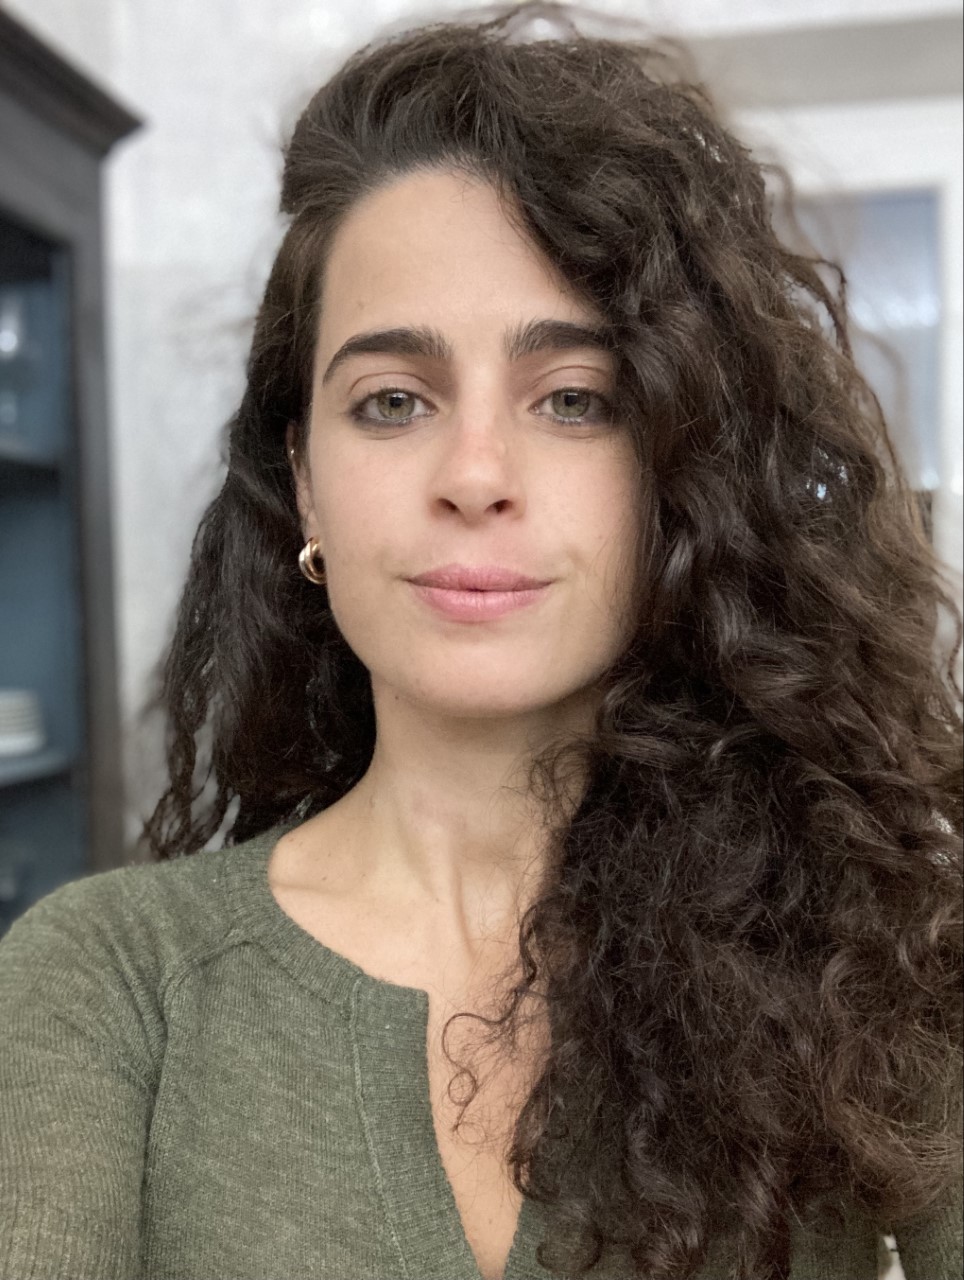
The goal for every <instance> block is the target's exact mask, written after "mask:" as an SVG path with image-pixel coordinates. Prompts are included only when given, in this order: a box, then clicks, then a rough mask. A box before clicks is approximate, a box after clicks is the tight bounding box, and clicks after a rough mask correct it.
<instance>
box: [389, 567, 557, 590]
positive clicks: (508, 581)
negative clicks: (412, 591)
mask: <svg viewBox="0 0 964 1280" xmlns="http://www.w3.org/2000/svg"><path fill="white" fill-rule="evenodd" d="M409 581H410V582H413V583H415V584H416V585H418V586H423V587H437V588H440V589H442V590H446V591H499V592H501V591H534V590H536V589H538V588H540V587H546V586H548V585H549V582H550V580H549V579H546V578H534V577H531V576H530V575H528V574H526V573H522V572H520V571H519V570H517V569H508V568H505V567H503V566H502V565H465V564H447V565H442V566H441V567H439V568H438V569H430V570H429V571H428V572H427V573H420V574H418V575H417V576H416V577H414V578H410V579H409Z"/></svg>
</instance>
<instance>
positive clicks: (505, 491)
mask: <svg viewBox="0 0 964 1280" xmlns="http://www.w3.org/2000/svg"><path fill="white" fill-rule="evenodd" d="M429 501H430V503H431V504H432V505H433V506H436V507H441V508H444V509H445V510H446V511H457V512H459V513H460V514H461V515H462V516H463V517H464V519H466V520H467V521H469V522H475V521H478V520H479V519H481V518H483V517H484V516H486V515H487V514H488V513H490V512H499V513H502V514H505V513H509V512H511V513H514V514H515V515H521V514H522V513H523V511H524V510H525V458H524V456H523V446H522V441H521V439H520V432H519V431H518V429H517V428H515V429H514V428H513V423H512V421H511V420H510V414H509V412H508V410H506V409H504V408H502V409H501V410H500V409H499V408H494V409H493V408H486V409H485V410H484V411H480V410H479V409H478V402H477V401H475V402H474V405H473V408H472V409H471V410H463V409H461V408H459V409H457V410H456V412H454V413H453V414H452V416H451V418H450V419H449V421H448V423H446V427H445V431H444V432H443V433H442V440H441V444H440V451H439V454H438V457H437V459H436V461H435V465H434V467H433V469H432V474H431V479H430V490H429Z"/></svg>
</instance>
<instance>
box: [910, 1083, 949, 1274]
mask: <svg viewBox="0 0 964 1280" xmlns="http://www.w3.org/2000/svg"><path fill="white" fill-rule="evenodd" d="M951 1108H952V1109H951V1112H950V1113H948V1112H947V1110H946V1109H944V1110H938V1111H937V1113H936V1115H937V1118H938V1119H939V1120H940V1122H941V1124H942V1126H943V1127H944V1128H945V1129H946V1130H947V1131H948V1132H949V1133H951V1134H953V1135H954V1139H955V1143H956V1145H957V1149H958V1150H960V1148H961V1144H962V1143H964V1092H961V1091H957V1092H956V1094H955V1096H954V1098H953V1099H952V1100H951ZM894 1235H895V1236H896V1239H897V1252H898V1253H899V1255H900V1263H901V1266H902V1267H903V1269H904V1275H905V1277H906V1280H961V1277H962V1276H964V1180H962V1179H961V1177H960V1176H958V1177H957V1178H956V1179H955V1180H954V1182H953V1183H952V1184H951V1187H950V1189H949V1190H948V1192H947V1193H946V1194H945V1196H944V1197H943V1198H942V1200H941V1203H940V1204H939V1205H937V1206H935V1207H934V1208H933V1209H932V1210H931V1211H930V1212H928V1213H926V1214H922V1215H921V1216H920V1218H918V1219H915V1220H912V1221H910V1222H907V1223H904V1224H903V1225H900V1226H897V1227H896V1228H895V1229H894Z"/></svg>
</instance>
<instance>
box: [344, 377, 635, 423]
mask: <svg viewBox="0 0 964 1280" xmlns="http://www.w3.org/2000/svg"><path fill="white" fill-rule="evenodd" d="M372 400H374V401H376V402H377V407H378V410H379V413H385V414H386V416H385V417H371V416H370V415H369V414H367V413H362V409H363V408H364V406H365V405H367V404H368V403H369V402H370V401H372ZM421 400H422V397H421V396H417V395H415V393H414V392H412V391H406V390H405V389H404V387H380V388H379V389H378V390H377V391H372V392H371V393H370V394H369V395H367V396H364V397H363V398H362V399H361V400H358V401H356V402H355V404H353V405H352V407H351V416H352V417H353V418H355V419H356V420H357V421H359V422H365V423H370V424H372V425H374V426H395V427H397V426H405V425H406V424H407V423H409V422H412V421H414V419H415V418H416V417H424V416H426V415H424V414H415V413H413V412H411V411H409V412H405V410H406V409H408V408H409V405H410V404H411V403H412V402H413V401H421ZM547 400H551V401H552V402H553V410H554V412H553V414H550V415H549V416H554V417H555V418H556V419H557V421H559V422H576V423H580V422H584V421H593V422H609V421H610V419H611V416H612V405H611V403H610V402H609V400H607V399H606V397H605V396H602V395H600V394H599V392H597V391H591V390H590V389H589V388H588V387H561V388H560V389H559V390H558V391H551V392H550V393H549V394H548V395H547V396H544V397H543V399H542V400H540V401H539V403H540V404H545V403H546V401H547ZM594 401H595V402H597V403H598V405H599V406H600V407H599V409H598V411H597V413H596V414H595V416H594V417H592V418H591V419H590V418H589V417H588V415H589V414H590V412H591V409H590V406H591V404H592V403H593V402H594ZM423 403H424V402H423ZM541 416H545V415H541Z"/></svg>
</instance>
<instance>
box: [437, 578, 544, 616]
mask: <svg viewBox="0 0 964 1280" xmlns="http://www.w3.org/2000/svg"><path fill="white" fill-rule="evenodd" d="M412 586H413V588H414V589H415V594H416V595H417V596H418V597H419V599H421V600H424V601H425V603H426V604H428V605H431V607H432V608H433V609H435V610H436V611H437V612H438V613H441V614H444V616H445V617H446V618H452V619H453V620H454V621H455V622H488V620H489V619H490V618H501V617H504V615H505V614H507V613H513V612H515V610H516V609H524V608H525V607H526V605H530V604H535V603H536V602H537V601H538V600H541V599H542V598H543V596H544V595H545V594H546V591H547V590H548V589H549V584H548V583H547V584H546V585H545V586H544V587H533V588H531V589H528V590H526V591H449V590H448V589H447V588H445V587H426V586H424V585H423V584H422V583H420V582H413V583H412Z"/></svg>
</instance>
